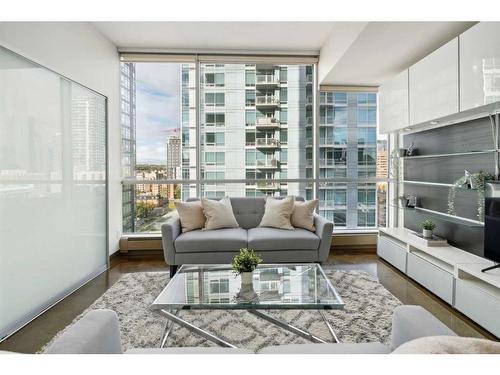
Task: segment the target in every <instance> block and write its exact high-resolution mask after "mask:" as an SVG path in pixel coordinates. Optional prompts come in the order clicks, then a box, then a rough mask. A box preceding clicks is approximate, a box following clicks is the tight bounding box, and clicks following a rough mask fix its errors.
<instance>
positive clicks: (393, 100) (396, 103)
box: [379, 69, 409, 133]
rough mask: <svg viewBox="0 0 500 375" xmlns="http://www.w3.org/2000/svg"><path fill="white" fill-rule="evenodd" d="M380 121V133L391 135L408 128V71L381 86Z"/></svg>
mask: <svg viewBox="0 0 500 375" xmlns="http://www.w3.org/2000/svg"><path fill="white" fill-rule="evenodd" d="M379 121H380V126H379V131H380V133H391V132H393V131H396V130H400V129H403V128H406V127H407V126H408V124H409V117H408V69H407V70H405V71H403V72H401V73H400V74H398V75H397V76H396V77H394V78H393V79H391V80H390V81H388V82H386V83H384V84H383V85H382V86H380V88H379Z"/></svg>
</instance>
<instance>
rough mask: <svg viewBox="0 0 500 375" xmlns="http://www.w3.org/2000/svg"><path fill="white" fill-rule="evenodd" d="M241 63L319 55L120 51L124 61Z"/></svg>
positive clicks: (312, 60)
mask: <svg viewBox="0 0 500 375" xmlns="http://www.w3.org/2000/svg"><path fill="white" fill-rule="evenodd" d="M197 60H198V61H199V62H200V63H221V64H222V63H225V64H230V63H240V64H273V65H294V64H316V63H317V62H318V56H300V55H299V56H291V55H286V56H285V55H243V54H242V55H226V54H210V55H204V54H172V53H132V52H126V53H124V52H122V53H120V61H122V62H196V61H197Z"/></svg>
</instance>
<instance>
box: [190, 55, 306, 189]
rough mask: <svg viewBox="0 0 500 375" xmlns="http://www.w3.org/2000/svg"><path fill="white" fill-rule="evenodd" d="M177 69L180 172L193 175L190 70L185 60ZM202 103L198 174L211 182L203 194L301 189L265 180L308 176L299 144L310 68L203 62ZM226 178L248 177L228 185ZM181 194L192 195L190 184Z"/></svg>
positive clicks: (301, 185) (302, 140)
mask: <svg viewBox="0 0 500 375" xmlns="http://www.w3.org/2000/svg"><path fill="white" fill-rule="evenodd" d="M181 74H182V79H181V86H182V89H181V91H182V94H181V96H182V146H183V151H182V155H183V162H182V165H183V177H187V176H189V177H191V178H192V177H193V172H194V171H195V169H196V168H195V167H196V161H195V160H196V152H195V150H196V137H195V130H196V118H195V115H196V113H195V112H194V110H193V109H194V108H195V105H194V100H195V96H194V87H193V86H194V85H192V84H190V82H192V76H193V74H194V71H193V67H192V66H191V65H189V64H184V65H183V68H182V73H181ZM200 103H201V107H200V122H201V124H200V127H201V134H200V136H201V137H202V139H201V144H202V148H201V163H202V164H201V173H202V178H203V179H205V180H211V181H213V180H216V182H210V183H206V184H202V186H201V192H202V194H203V195H204V196H209V197H217V196H219V197H220V196H224V195H232V196H237V195H240V196H260V195H287V194H294V195H305V194H306V185H307V184H306V183H305V182H304V183H299V182H294V183H286V182H273V181H269V182H267V181H266V180H278V179H287V178H293V179H299V178H306V166H307V167H308V168H312V159H311V158H312V154H311V155H309V156H310V158H309V159H307V156H308V153H307V152H306V148H305V143H306V123H307V121H308V119H311V118H312V104H313V100H312V67H311V66H304V65H288V66H280V65H269V64H265V65H264V64H202V65H201V71H200ZM193 112H194V113H193ZM308 160H309V161H308ZM311 170H312V169H311ZM227 179H233V180H234V179H239V180H245V179H246V180H248V182H246V183H230V184H229V183H227V184H226V183H225V182H224V180H227ZM252 180H254V181H252ZM255 180H259V181H255ZM219 181H220V183H219ZM183 194H184V196H186V195H195V194H196V186H190V187H187V186H185V187H184V189H183Z"/></svg>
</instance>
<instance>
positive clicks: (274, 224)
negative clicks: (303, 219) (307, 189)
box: [259, 195, 295, 230]
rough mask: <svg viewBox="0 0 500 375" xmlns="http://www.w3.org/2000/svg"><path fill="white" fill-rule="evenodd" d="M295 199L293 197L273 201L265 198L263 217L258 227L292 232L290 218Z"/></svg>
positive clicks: (271, 198) (273, 199)
mask: <svg viewBox="0 0 500 375" xmlns="http://www.w3.org/2000/svg"><path fill="white" fill-rule="evenodd" d="M294 202H295V198H294V197H293V195H290V196H288V197H285V198H283V199H275V198H273V197H267V198H266V209H265V211H264V216H263V217H262V220H261V222H260V224H259V227H271V228H278V229H290V230H292V229H293V227H292V224H291V223H290V217H291V216H292V212H293V206H294Z"/></svg>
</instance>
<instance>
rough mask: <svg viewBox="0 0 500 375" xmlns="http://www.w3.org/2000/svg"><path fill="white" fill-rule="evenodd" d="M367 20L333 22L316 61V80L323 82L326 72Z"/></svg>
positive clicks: (359, 32) (353, 39) (336, 61)
mask: <svg viewBox="0 0 500 375" xmlns="http://www.w3.org/2000/svg"><path fill="white" fill-rule="evenodd" d="M367 24H368V22H335V23H334V25H333V28H332V31H331V32H330V35H329V37H328V38H327V39H326V40H325V43H323V47H321V51H320V56H319V62H318V81H319V83H320V84H322V83H323V81H324V80H325V78H326V77H327V75H328V73H330V71H331V70H332V69H333V68H334V67H335V65H336V64H337V63H338V62H339V60H340V59H341V58H342V56H343V55H344V53H345V52H346V51H347V50H348V49H349V47H350V46H351V44H352V43H353V42H354V41H355V40H356V38H357V37H358V36H359V34H361V32H362V31H363V29H364V28H365V27H366V25H367Z"/></svg>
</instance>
